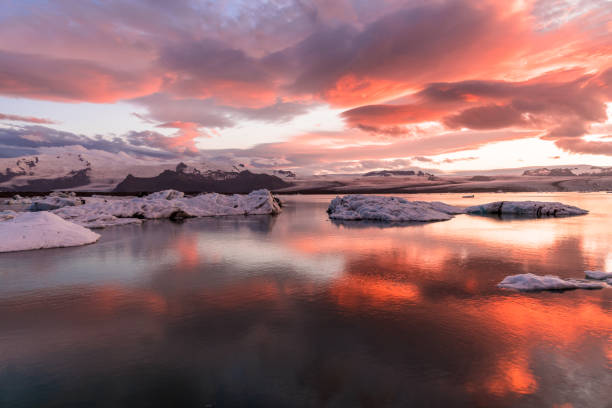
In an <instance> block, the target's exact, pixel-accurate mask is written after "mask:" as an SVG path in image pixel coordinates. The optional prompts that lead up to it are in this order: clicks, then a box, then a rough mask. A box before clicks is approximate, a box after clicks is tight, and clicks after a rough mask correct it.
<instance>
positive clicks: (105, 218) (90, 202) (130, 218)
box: [53, 189, 281, 228]
mask: <svg viewBox="0 0 612 408" xmlns="http://www.w3.org/2000/svg"><path fill="white" fill-rule="evenodd" d="M53 212H54V213H55V214H57V215H59V216H60V217H62V218H64V219H66V220H69V221H71V222H74V223H76V224H79V225H82V226H84V227H88V228H105V227H110V226H115V225H124V224H134V223H141V222H142V220H144V219H159V218H168V219H172V220H180V219H183V218H190V217H215V216H226V215H273V214H278V213H280V212H281V206H280V203H279V200H278V199H277V198H275V197H274V196H273V195H272V194H271V193H270V192H269V191H268V190H265V189H264V190H256V191H253V192H251V193H250V194H234V195H224V194H217V193H209V194H200V195H197V196H195V197H185V195H184V194H183V193H182V192H180V191H176V190H164V191H158V192H156V193H152V194H149V195H148V196H145V197H138V198H123V199H121V198H109V199H106V198H101V197H92V198H88V199H87V200H86V203H85V204H83V205H78V206H77V205H75V206H65V207H62V208H59V209H57V210H55V211H53Z"/></svg>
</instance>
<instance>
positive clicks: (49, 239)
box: [0, 211, 100, 252]
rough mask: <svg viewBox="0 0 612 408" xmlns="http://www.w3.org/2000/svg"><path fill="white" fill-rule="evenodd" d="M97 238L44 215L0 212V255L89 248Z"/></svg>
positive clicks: (60, 219) (90, 233)
mask: <svg viewBox="0 0 612 408" xmlns="http://www.w3.org/2000/svg"><path fill="white" fill-rule="evenodd" d="M99 238H100V235H98V234H96V233H95V232H92V231H90V230H88V229H87V228H84V227H82V226H80V225H77V224H74V223H72V222H68V221H66V220H64V219H62V218H60V217H58V216H57V215H55V214H52V213H50V212H47V211H41V212H21V213H18V212H14V211H2V212H0V252H13V251H27V250H32V249H42V248H58V247H71V246H78V245H86V244H92V243H94V242H96V241H97V240H98V239H99Z"/></svg>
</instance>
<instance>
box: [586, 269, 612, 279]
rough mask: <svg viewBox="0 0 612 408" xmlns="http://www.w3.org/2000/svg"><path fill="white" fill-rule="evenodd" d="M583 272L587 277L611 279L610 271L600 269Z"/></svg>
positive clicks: (611, 273)
mask: <svg viewBox="0 0 612 408" xmlns="http://www.w3.org/2000/svg"><path fill="white" fill-rule="evenodd" d="M584 274H585V275H586V277H587V278H588V279H595V280H605V281H606V282H607V280H608V279H612V272H602V271H585V272H584Z"/></svg>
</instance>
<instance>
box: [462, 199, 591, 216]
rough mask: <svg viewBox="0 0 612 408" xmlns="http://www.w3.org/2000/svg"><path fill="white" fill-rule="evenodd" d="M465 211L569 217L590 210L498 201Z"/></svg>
mask: <svg viewBox="0 0 612 408" xmlns="http://www.w3.org/2000/svg"><path fill="white" fill-rule="evenodd" d="M465 212H467V213H468V214H475V215H491V214H498V215H516V216H523V217H535V218H537V217H569V216H572V215H583V214H587V213H588V211H586V210H583V209H581V208H578V207H574V206H571V205H567V204H563V203H557V202H545V201H496V202H493V203H487V204H481V205H474V206H471V207H467V208H466V209H465Z"/></svg>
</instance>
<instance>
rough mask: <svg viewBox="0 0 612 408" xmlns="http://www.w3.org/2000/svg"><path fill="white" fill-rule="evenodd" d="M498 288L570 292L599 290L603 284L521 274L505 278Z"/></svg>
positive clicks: (551, 276)
mask: <svg viewBox="0 0 612 408" xmlns="http://www.w3.org/2000/svg"><path fill="white" fill-rule="evenodd" d="M497 286H498V287H500V288H505V289H516V290H520V291H541V290H571V289H601V288H603V287H605V284H604V283H603V282H594V281H589V280H584V279H562V278H560V277H558V276H553V275H544V276H541V275H534V274H533V273H523V274H519V275H511V276H506V277H505V278H504V280H502V281H501V282H500V283H499V284H498V285H497Z"/></svg>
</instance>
